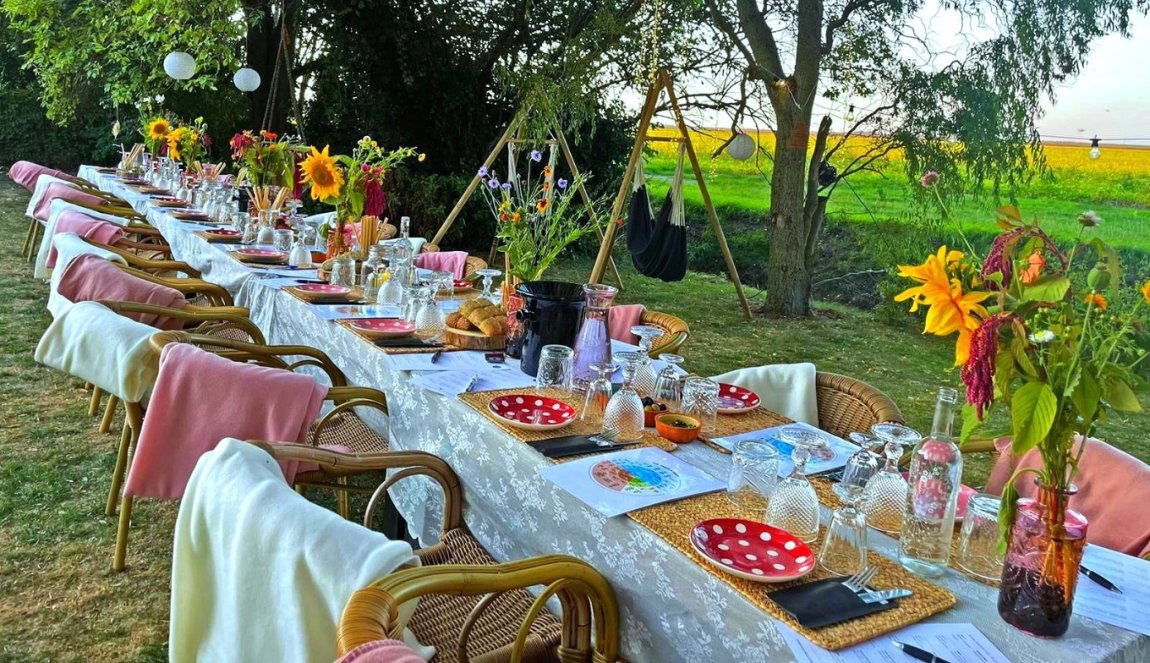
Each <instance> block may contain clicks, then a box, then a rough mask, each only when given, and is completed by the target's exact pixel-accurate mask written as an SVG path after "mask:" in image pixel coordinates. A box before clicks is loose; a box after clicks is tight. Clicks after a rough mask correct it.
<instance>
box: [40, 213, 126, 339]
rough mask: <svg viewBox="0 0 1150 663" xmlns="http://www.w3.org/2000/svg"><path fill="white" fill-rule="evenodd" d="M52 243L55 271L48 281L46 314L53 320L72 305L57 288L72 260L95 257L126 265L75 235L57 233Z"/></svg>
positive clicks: (122, 260) (115, 256)
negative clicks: (54, 249)
mask: <svg viewBox="0 0 1150 663" xmlns="http://www.w3.org/2000/svg"><path fill="white" fill-rule="evenodd" d="M52 243H53V244H54V245H55V246H56V269H54V270H53V271H52V278H51V279H50V280H49V283H50V284H51V291H50V292H49V293H48V312H49V313H51V314H52V317H53V318H58V317H60V314H61V313H63V312H64V310H65V309H67V308H68V307H69V306H71V305H72V302H71V301H69V300H68V298H67V297H65V296H64V295H61V294H60V292H59V287H60V277H61V275H63V274H64V270H66V269H68V265H70V264H72V261H73V260H75V259H76V258H79V257H80V256H83V255H95V256H100V257H101V258H103V259H105V260H110V261H111V262H118V263H120V264H121V265H126V264H128V263H127V262H126V261H125V260H124V258H123V256H120V255H118V254H115V253H112V252H111V251H109V250H107V249H101V248H100V247H98V246H95V245H93V244H89V243H88V242H85V241H84V238H83V237H80V236H79V235H77V234H76V233H59V234H57V235H56V236H55V237H53V238H52Z"/></svg>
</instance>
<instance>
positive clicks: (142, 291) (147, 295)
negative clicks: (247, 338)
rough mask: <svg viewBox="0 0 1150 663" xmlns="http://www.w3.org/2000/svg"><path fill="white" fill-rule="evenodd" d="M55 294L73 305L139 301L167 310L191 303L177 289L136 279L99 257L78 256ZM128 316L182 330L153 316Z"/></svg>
mask: <svg viewBox="0 0 1150 663" xmlns="http://www.w3.org/2000/svg"><path fill="white" fill-rule="evenodd" d="M56 292H57V293H59V294H60V296H62V297H64V298H65V299H67V300H68V301H70V302H72V303H77V302H98V301H101V300H106V301H114V302H136V303H138V304H153V305H155V306H163V307H165V308H183V307H184V305H185V304H187V303H188V300H187V299H186V298H185V297H184V294H183V293H182V292H180V291H179V290H176V289H174V288H169V287H167V286H163V285H160V284H158V283H152V282H150V281H145V280H144V279H140V278H136V277H135V276H132V275H131V274H128V273H127V272H125V271H123V270H121V269H120V268H119V267H117V266H115V265H114V264H112V263H111V262H109V261H107V260H105V259H104V258H102V257H100V256H97V255H83V256H79V257H78V258H76V259H75V260H73V261H72V262H70V263H69V264H68V266H67V267H65V268H64V272H63V273H62V274H60V283H59V285H57V286H56ZM125 317H128V318H131V319H132V320H135V321H136V322H142V323H144V324H145V325H151V326H152V327H155V328H157V329H180V328H181V327H183V322H182V321H181V320H177V319H175V318H169V317H167V316H160V315H154V314H152V313H130V314H127V315H126V316H125Z"/></svg>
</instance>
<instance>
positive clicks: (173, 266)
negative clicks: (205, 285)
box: [84, 238, 203, 279]
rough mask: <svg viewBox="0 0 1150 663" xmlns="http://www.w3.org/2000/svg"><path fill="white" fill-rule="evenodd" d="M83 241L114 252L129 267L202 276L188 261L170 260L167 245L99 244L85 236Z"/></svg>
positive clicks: (143, 270) (124, 241)
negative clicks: (147, 253)
mask: <svg viewBox="0 0 1150 663" xmlns="http://www.w3.org/2000/svg"><path fill="white" fill-rule="evenodd" d="M84 241H85V242H87V243H88V244H91V245H92V246H95V247H98V248H101V249H103V250H105V251H109V252H111V253H115V254H116V255H118V256H120V257H121V258H123V259H124V262H126V263H128V266H129V267H133V268H135V269H137V270H139V271H142V272H149V273H151V274H156V275H159V276H173V275H175V274H178V273H183V274H187V275H188V276H191V277H193V278H197V279H198V278H200V277H201V276H203V275H202V274H201V273H200V270H198V269H196V268H195V267H192V266H191V265H189V264H188V263H186V262H184V261H182V260H172V259H171V258H170V255H171V248H170V247H167V246H161V245H152V244H143V243H140V242H133V241H131V240H121V241H120V242H117V243H116V244H101V243H99V242H93V241H92V240H90V239H87V238H84ZM141 250H147V251H151V252H152V254H151V255H143V254H141V252H140V251H141ZM158 256H159V257H158Z"/></svg>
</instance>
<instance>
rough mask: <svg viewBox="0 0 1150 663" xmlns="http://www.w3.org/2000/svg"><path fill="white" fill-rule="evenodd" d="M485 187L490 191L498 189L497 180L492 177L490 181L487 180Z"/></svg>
mask: <svg viewBox="0 0 1150 663" xmlns="http://www.w3.org/2000/svg"><path fill="white" fill-rule="evenodd" d="M487 186H489V187H491V188H492V189H498V188H499V180H497V179H495V178H494V177H492V178H491V179H489V180H487Z"/></svg>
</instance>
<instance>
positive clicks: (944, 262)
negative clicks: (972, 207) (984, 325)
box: [894, 246, 991, 366]
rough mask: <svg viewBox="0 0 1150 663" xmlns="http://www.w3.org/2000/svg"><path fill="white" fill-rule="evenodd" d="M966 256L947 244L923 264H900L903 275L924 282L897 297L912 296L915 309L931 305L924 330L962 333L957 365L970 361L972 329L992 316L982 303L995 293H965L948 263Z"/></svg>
mask: <svg viewBox="0 0 1150 663" xmlns="http://www.w3.org/2000/svg"><path fill="white" fill-rule="evenodd" d="M962 257H963V254H962V252H961V251H947V249H946V247H945V246H943V247H941V248H939V250H938V253H936V254H934V255H931V256H930V257H928V258H927V259H926V262H924V263H923V264H921V265H899V267H898V274H899V276H904V277H906V278H909V279H912V280H914V281H917V282H918V283H920V284H921V285H918V286H915V287H913V288H907V289H906V290H904V291H902V292H901V293H899V294H898V295H896V296H895V298H894V300H895V301H896V302H901V301H906V300H907V299H909V300H911V307H910V310H911V312H914V311H917V310H918V307H919V306H920V305H925V306H927V307H929V309H930V310H929V311H927V314H926V324H925V325H924V326H923V330H922V331H923V333H924V334H934V335H935V336H950V335H951V334H954V333H956V332H957V333H958V342H957V343H956V344H955V348H954V364H955V366H959V365H961V364H964V363H966V360H967V358H968V357H969V356H970V340H971V334H972V332H974V330H975V329H978V325H979V324H981V322H982V320H983V319H985V318H987V317H989V316H990V314H989V313H988V312H987V310H986V308H984V307H983V306H982V302H983V301H985V300H986V299H988V298H989V297H990V296H991V295H990V293H989V292H968V293H963V291H962V282H961V281H959V280H958V279H952V278H951V277H950V275H949V274H948V273H947V267H948V266H949V265H952V264H954V263H957V262H959V261H960V260H962Z"/></svg>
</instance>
